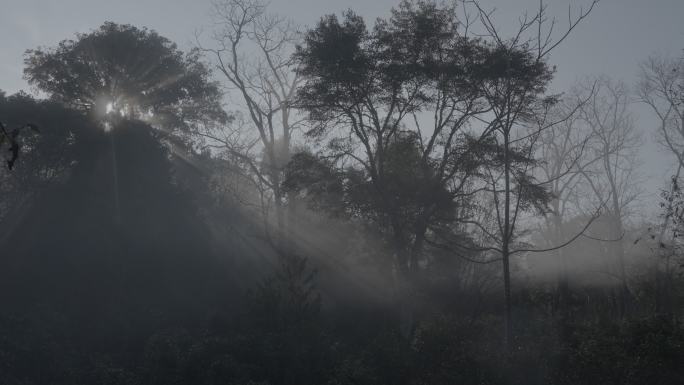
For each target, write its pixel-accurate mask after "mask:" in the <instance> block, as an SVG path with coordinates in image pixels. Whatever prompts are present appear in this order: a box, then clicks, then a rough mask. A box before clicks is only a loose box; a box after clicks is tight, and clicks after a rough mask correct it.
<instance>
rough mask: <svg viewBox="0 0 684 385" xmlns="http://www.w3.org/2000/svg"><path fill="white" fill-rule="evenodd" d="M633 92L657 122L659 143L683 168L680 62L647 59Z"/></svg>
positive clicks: (682, 77)
mask: <svg viewBox="0 0 684 385" xmlns="http://www.w3.org/2000/svg"><path fill="white" fill-rule="evenodd" d="M636 91H637V96H638V97H639V99H640V100H641V101H642V102H643V103H646V104H647V105H648V106H649V107H650V108H651V110H652V111H653V112H654V113H655V114H656V116H657V117H658V119H659V120H660V135H661V138H662V140H663V144H664V145H665V147H666V148H668V149H669V150H670V151H671V152H672V154H673V155H674V156H675V157H676V158H677V161H678V162H679V166H680V167H682V166H684V60H682V59H673V58H666V57H657V56H654V57H650V58H648V59H647V60H646V61H645V62H644V63H642V64H641V73H640V80H639V83H638V85H637V90H636Z"/></svg>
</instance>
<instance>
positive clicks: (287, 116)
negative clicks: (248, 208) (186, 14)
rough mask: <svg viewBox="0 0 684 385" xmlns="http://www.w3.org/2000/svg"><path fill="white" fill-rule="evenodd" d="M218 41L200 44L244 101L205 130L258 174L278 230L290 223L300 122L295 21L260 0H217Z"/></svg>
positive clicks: (250, 172) (246, 171)
mask: <svg viewBox="0 0 684 385" xmlns="http://www.w3.org/2000/svg"><path fill="white" fill-rule="evenodd" d="M213 10H214V14H215V21H214V29H213V31H212V35H211V38H212V39H211V40H212V44H211V45H212V46H211V47H210V46H205V45H203V44H202V43H201V42H200V39H199V36H198V39H197V41H198V45H199V46H200V49H201V50H202V51H203V52H204V53H205V54H206V55H208V56H209V57H210V58H211V60H212V61H213V62H214V64H215V66H216V68H217V69H218V70H219V72H220V73H221V74H222V75H223V78H224V80H225V84H226V88H227V89H228V91H229V92H228V95H229V96H230V97H231V98H232V101H233V102H235V103H236V104H237V105H238V106H239V107H238V108H239V111H238V114H237V115H238V117H237V119H236V120H235V121H234V122H233V124H232V125H230V126H228V127H218V128H217V127H212V128H210V129H206V130H204V131H202V132H201V133H200V134H201V135H202V136H204V137H205V138H207V139H209V141H210V142H211V143H214V145H216V144H218V145H219V146H221V147H222V149H223V150H224V151H225V154H226V155H228V156H229V157H230V158H231V159H232V160H233V161H235V162H236V163H237V164H240V165H242V168H241V169H242V170H243V171H244V172H243V173H242V174H243V176H246V177H248V178H250V179H251V180H252V183H253V184H254V186H255V187H256V189H257V191H259V192H260V196H261V198H262V200H263V201H264V204H263V205H262V208H263V209H264V211H266V212H267V211H268V210H267V207H269V206H270V204H269V202H272V205H273V207H274V208H275V214H276V220H277V224H278V230H279V231H281V232H282V231H283V230H284V227H285V211H284V206H285V203H286V200H287V199H286V198H287V197H286V196H285V194H284V193H283V192H282V189H281V182H282V172H283V169H284V166H285V164H286V163H287V161H288V159H289V156H290V148H291V142H292V137H293V133H294V132H295V130H296V129H297V127H298V125H299V123H300V122H299V121H296V116H295V115H296V113H295V110H294V109H293V105H292V100H293V97H294V94H295V90H296V89H297V85H298V83H299V76H298V75H297V71H296V70H295V63H294V62H293V60H292V53H293V52H294V47H295V44H296V43H297V41H298V33H297V31H296V29H295V27H294V25H293V24H292V23H291V22H290V21H288V20H286V19H284V18H282V17H280V16H277V15H273V14H270V13H268V11H267V9H266V4H265V3H263V2H261V1H260V0H216V1H215V2H214V3H213Z"/></svg>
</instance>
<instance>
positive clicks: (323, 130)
mask: <svg viewBox="0 0 684 385" xmlns="http://www.w3.org/2000/svg"><path fill="white" fill-rule="evenodd" d="M459 28H460V29H462V30H463V31H461V32H459ZM466 30H467V28H466V27H464V26H462V25H461V24H460V23H459V22H458V21H457V18H456V9H455V8H454V7H451V6H445V7H441V6H438V5H436V4H434V3H432V2H427V1H415V2H410V1H403V2H402V3H401V4H400V5H399V6H398V7H397V8H396V9H393V10H392V14H391V17H390V18H389V19H387V20H383V19H379V20H378V21H377V22H376V25H375V27H374V29H373V30H370V31H369V30H368V28H367V27H366V25H365V23H364V21H363V19H362V18H361V17H360V16H358V15H356V14H355V13H353V12H352V11H348V12H346V13H344V14H343V19H342V20H340V19H338V17H337V16H335V15H328V16H325V17H323V18H322V19H321V20H320V22H319V23H318V24H317V25H316V27H315V28H313V29H312V30H310V31H308V32H307V33H306V35H305V38H304V44H303V45H302V46H301V47H299V49H298V51H297V54H296V57H297V58H298V60H299V66H300V67H299V71H300V74H301V76H302V77H303V79H304V80H303V83H302V86H301V87H300V89H299V91H298V100H297V105H298V106H300V107H302V108H303V109H305V110H306V111H307V112H308V114H309V119H310V121H311V122H312V124H313V128H312V129H311V130H310V131H309V132H308V135H309V136H310V137H314V138H317V139H319V140H325V139H327V140H328V145H327V147H326V148H324V149H323V150H324V152H326V153H327V155H326V156H328V157H330V158H331V159H336V160H337V161H338V162H339V164H340V165H341V166H339V167H340V168H345V166H344V165H347V166H348V168H353V169H355V170H356V171H355V172H354V173H353V178H352V175H351V174H347V175H348V176H349V177H348V179H347V180H348V181H349V182H353V183H350V186H355V187H356V188H358V190H357V191H358V192H359V193H360V194H357V196H361V197H363V198H365V203H364V204H363V205H362V206H361V207H360V208H361V210H360V211H357V212H359V213H360V214H362V215H363V216H365V217H366V218H368V219H371V220H372V221H373V223H375V224H376V226H379V228H380V229H381V231H382V233H383V235H384V238H385V240H386V241H387V243H388V245H389V246H390V249H391V251H392V253H393V255H394V267H393V269H394V270H395V271H396V272H397V276H398V281H397V284H396V286H397V288H398V290H399V292H400V294H401V295H402V296H407V295H408V294H409V293H410V291H411V290H410V289H409V288H408V286H410V285H409V282H411V281H412V280H414V278H415V276H416V274H417V273H418V272H419V271H420V267H419V266H420V265H421V264H423V263H426V262H427V261H428V258H427V256H426V255H424V250H425V248H426V238H427V237H429V236H431V235H433V233H434V232H435V231H437V230H438V228H439V229H441V230H450V229H449V227H448V226H445V222H449V221H453V220H454V219H455V214H456V212H455V210H454V209H455V207H456V206H458V205H459V204H460V202H462V201H463V200H464V199H465V198H467V197H468V196H470V195H471V194H472V193H471V192H469V191H468V187H469V181H470V180H471V179H472V178H473V177H474V176H475V174H476V169H477V167H478V161H477V155H478V154H476V151H470V150H471V147H475V141H474V140H471V137H470V135H469V132H468V127H469V123H470V122H471V121H472V120H473V119H475V117H477V116H478V115H481V114H483V113H484V112H485V111H486V106H483V105H482V104H481V103H480V99H481V95H480V94H479V93H478V86H477V85H476V84H475V82H476V81H477V79H476V78H475V77H474V76H473V74H474V71H476V70H475V68H476V66H477V65H478V64H479V62H480V59H481V53H482V49H481V47H480V46H479V45H478V40H477V39H474V38H471V37H470V36H468V35H467V33H466ZM407 285H408V286H407ZM408 323H409V324H410V323H411V322H410V321H409V322H408Z"/></svg>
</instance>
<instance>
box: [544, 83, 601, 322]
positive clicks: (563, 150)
mask: <svg viewBox="0 0 684 385" xmlns="http://www.w3.org/2000/svg"><path fill="white" fill-rule="evenodd" d="M583 103H584V100H582V95H576V94H574V95H572V96H570V97H567V98H565V99H564V100H563V101H561V102H560V103H559V104H558V105H557V106H555V107H554V109H553V111H552V114H554V116H556V119H560V123H559V124H557V125H555V126H553V127H551V128H549V129H547V130H545V131H543V132H542V133H541V135H540V137H539V140H538V148H537V150H536V151H537V156H538V157H539V158H540V160H541V161H540V163H539V165H538V166H537V169H538V173H539V174H540V176H539V179H541V180H545V181H548V183H547V184H546V186H547V188H548V191H549V193H550V195H551V201H550V202H549V206H548V209H549V210H548V212H547V214H546V215H545V216H544V224H545V228H544V230H543V231H542V235H543V236H544V239H545V243H544V246H545V247H549V248H552V247H554V246H555V245H559V244H562V243H563V242H565V241H566V238H567V237H568V236H569V234H568V231H567V226H566V223H565V222H566V221H567V220H568V219H569V217H570V216H571V215H572V214H577V210H576V207H575V205H574V202H575V201H576V197H577V195H578V192H579V190H580V186H581V183H582V178H583V177H582V173H581V171H582V170H584V169H586V168H587V167H589V166H591V165H592V164H593V163H594V162H596V161H597V160H598V158H597V157H596V156H591V154H589V153H588V151H586V150H587V145H588V143H589V141H590V140H591V139H592V136H593V134H592V132H591V130H589V129H587V127H586V125H583V124H581V117H580V114H577V113H574V111H575V110H576V109H577V107H578V106H581V105H582V104H583ZM563 117H566V118H565V119H563ZM552 253H553V254H554V257H555V261H557V262H558V263H559V271H558V288H557V301H558V303H557V305H558V308H559V310H560V311H561V313H564V312H565V310H566V302H567V299H568V295H569V282H568V256H567V255H566V253H564V249H563V248H557V249H555V250H553V251H552Z"/></svg>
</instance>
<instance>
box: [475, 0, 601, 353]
mask: <svg viewBox="0 0 684 385" xmlns="http://www.w3.org/2000/svg"><path fill="white" fill-rule="evenodd" d="M597 3H598V1H597V0H594V1H591V2H590V4H589V7H588V8H587V9H586V10H585V9H580V10H579V13H577V15H576V16H575V17H573V15H572V12H571V11H572V10H571V8H568V25H567V28H566V29H565V30H564V31H562V32H561V33H560V34H559V35H557V36H554V35H555V31H554V27H555V26H556V19H555V18H551V19H549V17H548V14H547V7H546V5H545V4H544V3H543V1H540V3H539V8H538V10H537V11H536V12H535V13H534V14H532V15H529V14H525V15H524V16H523V17H521V18H520V23H519V27H518V29H517V30H516V31H515V32H514V33H513V34H512V35H511V37H510V38H506V37H504V36H503V35H502V33H501V32H500V31H499V28H498V27H497V26H496V24H495V23H494V20H493V11H487V10H485V9H484V8H483V7H482V6H481V5H480V4H479V3H478V2H477V1H464V4H470V5H472V6H473V7H475V9H476V10H477V15H478V16H479V19H480V21H481V24H482V26H483V28H484V31H485V33H484V38H486V39H488V40H489V43H490V46H491V49H492V53H493V55H492V56H491V58H492V61H491V62H490V63H489V65H490V66H491V69H499V70H503V71H500V72H498V73H497V72H494V73H490V74H488V76H489V78H488V80H487V81H486V82H485V86H484V90H483V91H484V94H485V99H486V101H487V104H488V105H489V106H490V107H491V115H492V117H491V119H489V120H488V121H487V122H486V128H485V133H487V135H485V137H487V138H489V139H490V140H491V143H492V145H495V146H498V147H499V148H500V156H499V158H498V159H493V162H492V166H493V167H490V169H489V171H488V177H487V178H486V182H487V184H488V188H487V189H486V191H487V193H488V194H489V196H490V197H491V201H492V202H493V206H494V209H495V212H496V226H495V229H494V230H493V231H490V232H489V238H490V242H491V244H492V246H489V247H486V248H483V249H487V250H496V251H498V253H499V254H500V255H501V261H502V264H503V280H504V295H505V340H506V345H507V347H508V348H509V349H510V348H512V338H513V326H512V301H511V274H510V258H511V256H512V255H513V254H515V253H522V252H530V251H542V250H537V249H531V248H528V247H525V246H516V245H519V244H520V242H519V240H520V239H519V238H520V235H522V234H524V231H522V232H521V231H520V229H518V226H517V224H518V220H519V219H520V218H521V217H522V213H524V212H525V211H530V210H535V209H536V210H537V211H540V212H543V211H545V210H546V203H547V202H548V201H549V199H550V195H549V193H548V191H547V189H546V186H545V184H546V182H545V181H541V182H540V181H536V180H535V178H534V177H532V175H531V169H532V168H534V167H535V166H536V164H537V162H536V161H535V159H534V158H533V154H534V148H535V146H536V145H537V141H538V140H539V137H540V134H541V133H542V132H543V131H545V130H547V129H549V128H550V127H553V126H555V125H556V124H558V123H559V122H558V121H554V120H553V119H552V118H550V116H549V111H550V109H551V107H552V106H553V105H554V104H555V103H556V102H557V100H556V98H555V97H553V96H547V95H546V89H547V86H548V84H549V82H550V81H551V79H552V75H553V70H552V69H551V68H550V67H549V66H548V64H547V59H548V56H549V54H550V53H551V52H552V51H553V50H554V49H555V48H556V47H558V45H560V44H561V43H562V42H563V41H564V40H565V39H566V38H567V37H568V36H569V35H570V33H571V32H572V31H573V30H574V29H575V28H576V27H577V25H579V23H580V22H581V21H582V20H584V19H585V18H586V17H587V16H588V15H589V13H590V12H591V11H592V9H593V8H594V6H595V5H596V4H597ZM492 75H493V76H492ZM561 120H562V119H561ZM590 222H591V221H590ZM590 222H589V223H588V224H587V227H588V226H589V224H590ZM585 229H586V228H585ZM583 231H584V230H583ZM578 237H579V234H578V235H576V236H574V237H572V238H571V239H569V240H568V241H567V242H565V243H564V244H561V245H556V246H554V248H560V247H562V246H564V245H565V244H568V243H569V242H572V241H574V240H575V239H577V238H578ZM494 245H495V246H494Z"/></svg>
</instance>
